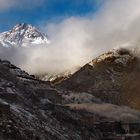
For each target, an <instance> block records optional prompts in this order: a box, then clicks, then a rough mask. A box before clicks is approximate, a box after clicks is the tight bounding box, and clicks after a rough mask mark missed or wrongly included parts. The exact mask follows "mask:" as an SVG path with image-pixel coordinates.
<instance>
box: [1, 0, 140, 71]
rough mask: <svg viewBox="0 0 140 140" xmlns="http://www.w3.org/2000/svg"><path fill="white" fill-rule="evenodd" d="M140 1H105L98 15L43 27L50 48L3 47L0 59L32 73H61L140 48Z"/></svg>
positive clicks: (73, 18) (68, 19) (71, 18)
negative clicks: (104, 56) (113, 53)
mask: <svg viewBox="0 0 140 140" xmlns="http://www.w3.org/2000/svg"><path fill="white" fill-rule="evenodd" d="M139 5H140V1H139V0H123V1H122V0H116V1H112V0H104V3H103V5H102V6H101V7H100V9H99V10H98V11H97V12H96V13H93V14H92V13H90V14H89V15H88V16H87V17H69V18H66V19H64V20H63V21H61V22H59V23H49V24H47V25H46V26H43V27H41V28H42V29H43V31H44V32H46V33H47V34H48V36H49V39H50V41H51V43H50V44H49V45H46V46H43V47H40V46H29V47H28V48H0V56H1V57H2V58H3V59H8V60H10V61H11V62H12V63H14V64H15V65H17V66H19V67H21V68H22V69H24V70H26V71H27V72H29V73H30V74H47V73H49V74H57V73H61V72H64V71H66V70H70V69H71V68H73V67H75V66H76V67H77V66H79V65H80V66H82V65H84V64H85V63H87V62H89V61H91V60H92V59H93V58H95V57H96V56H98V55H99V54H101V53H103V52H105V51H108V50H110V49H112V48H117V47H120V46H121V47H122V46H123V47H129V48H133V47H136V46H137V47H139V40H140V8H139Z"/></svg>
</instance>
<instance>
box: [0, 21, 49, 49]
mask: <svg viewBox="0 0 140 140" xmlns="http://www.w3.org/2000/svg"><path fill="white" fill-rule="evenodd" d="M0 43H1V45H2V46H4V47H10V46H16V47H17V46H20V47H28V46H34V45H43V46H45V45H46V44H48V43H49V40H48V38H47V36H46V35H45V34H43V33H41V32H40V31H39V30H38V29H36V28H35V27H33V26H32V25H30V24H26V23H22V24H17V25H16V26H14V27H13V29H11V30H9V31H6V32H3V33H1V34H0Z"/></svg>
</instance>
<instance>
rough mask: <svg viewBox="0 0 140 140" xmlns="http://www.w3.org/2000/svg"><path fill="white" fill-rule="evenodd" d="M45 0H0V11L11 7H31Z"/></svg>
mask: <svg viewBox="0 0 140 140" xmlns="http://www.w3.org/2000/svg"><path fill="white" fill-rule="evenodd" d="M44 1H45V0H0V11H6V10H9V9H11V8H17V9H19V8H20V9H32V8H34V7H38V6H40V5H41V4H43V3H44Z"/></svg>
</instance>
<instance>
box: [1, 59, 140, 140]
mask: <svg viewBox="0 0 140 140" xmlns="http://www.w3.org/2000/svg"><path fill="white" fill-rule="evenodd" d="M75 95H77V94H74V93H71V94H68V92H67V91H64V92H61V91H59V90H57V89H55V88H54V87H52V86H51V84H50V82H45V81H41V80H38V79H36V78H35V77H34V76H31V75H29V74H28V73H26V72H25V71H22V70H21V69H19V68H17V67H16V66H14V65H12V64H11V63H10V62H8V61H3V60H0V139H1V140H15V139H16V140H18V139H21V140H31V139H32V140H72V139H73V140H83V139H87V140H89V139H90V140H101V136H102V135H101V134H102V131H101V132H100V130H97V129H96V128H95V126H94V125H95V124H94V123H95V122H101V121H129V122H134V121H135V122H139V121H140V120H139V118H140V113H139V112H138V111H136V110H133V109H130V108H128V107H119V106H114V105H112V104H104V103H102V102H101V101H100V100H98V99H97V98H95V97H94V96H93V95H87V93H81V94H79V96H77V97H76V96H75ZM81 95H82V96H81ZM73 99H75V100H73ZM79 101H80V104H79V106H77V105H76V103H79ZM84 104H85V105H86V106H88V105H90V107H91V108H90V109H89V110H88V107H87V108H86V109H85V106H84V107H83V105H84ZM93 106H94V107H95V108H100V110H98V111H97V110H96V109H95V108H92V107H93ZM104 106H108V107H109V108H112V109H110V115H109V113H108V115H106V113H105V112H106V111H107V110H108V107H105V108H104ZM101 108H104V110H102V109H101ZM114 109H115V110H116V112H117V114H118V118H116V117H115V114H114V113H113V112H114ZM101 110H102V111H101ZM119 114H120V116H119Z"/></svg>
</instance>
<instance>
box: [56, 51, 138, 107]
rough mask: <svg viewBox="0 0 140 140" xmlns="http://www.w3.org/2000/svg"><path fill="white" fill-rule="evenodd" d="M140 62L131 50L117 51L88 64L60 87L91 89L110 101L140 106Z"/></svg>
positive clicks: (74, 89) (75, 90) (79, 89)
mask: <svg viewBox="0 0 140 140" xmlns="http://www.w3.org/2000/svg"><path fill="white" fill-rule="evenodd" d="M139 65H140V62H139V59H138V58H136V57H135V56H134V55H133V54H132V53H131V52H130V51H128V50H125V49H120V50H113V51H110V52H107V53H105V54H102V55H101V56H99V57H97V58H96V59H94V60H92V61H91V62H90V63H87V64H86V65H85V66H84V67H82V68H81V69H80V70H79V71H77V72H76V73H75V74H74V75H72V76H71V77H70V78H68V79H66V80H64V81H63V82H62V83H60V84H59V85H57V87H58V88H59V89H61V90H66V89H67V90H69V91H72V92H87V93H89V94H92V95H94V96H95V97H97V98H100V99H101V100H102V101H104V102H107V103H113V104H118V105H127V106H130V107H132V108H136V109H140V108H139V107H138V106H139V103H140V102H139V100H138V99H139V98H140V92H139V90H138V89H139V83H140V77H139V72H140V69H139V67H138V66H139ZM131 77H132V79H131ZM135 81H136V82H135ZM135 90H136V92H135ZM132 97H133V98H132Z"/></svg>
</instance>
